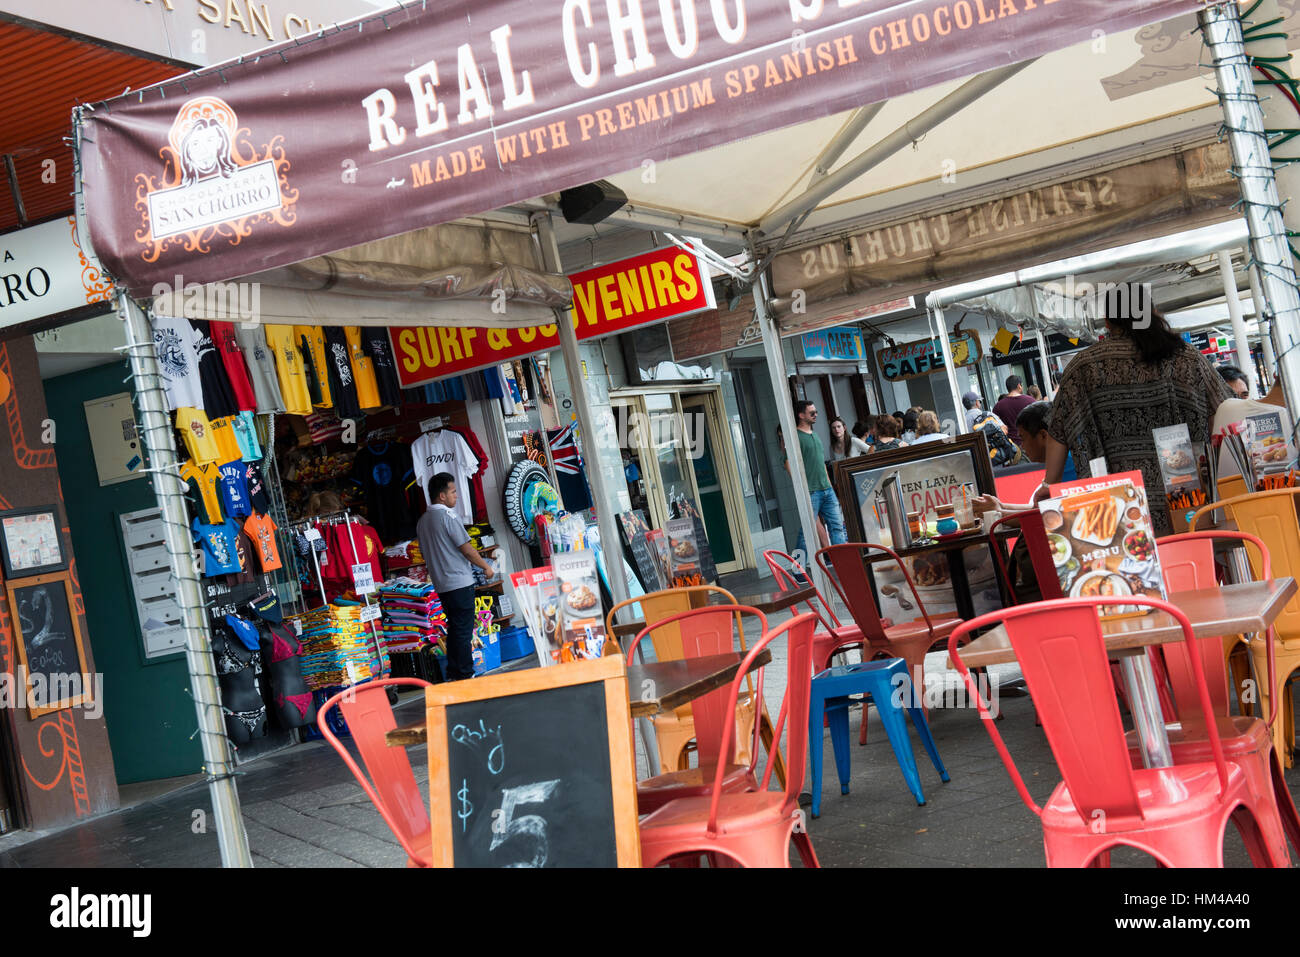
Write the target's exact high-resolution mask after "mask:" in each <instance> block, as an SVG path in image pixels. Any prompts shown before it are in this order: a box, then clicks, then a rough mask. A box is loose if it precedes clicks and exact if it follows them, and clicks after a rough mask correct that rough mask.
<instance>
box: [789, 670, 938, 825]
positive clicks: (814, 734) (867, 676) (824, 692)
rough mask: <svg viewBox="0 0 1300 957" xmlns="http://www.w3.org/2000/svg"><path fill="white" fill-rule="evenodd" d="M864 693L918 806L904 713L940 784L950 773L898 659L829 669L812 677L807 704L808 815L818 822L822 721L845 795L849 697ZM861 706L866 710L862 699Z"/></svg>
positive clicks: (920, 798)
mask: <svg viewBox="0 0 1300 957" xmlns="http://www.w3.org/2000/svg"><path fill="white" fill-rule="evenodd" d="M855 694H866V695H870V696H871V700H872V701H874V702H875V704H876V710H877V711H878V712H879V713H880V720H881V722H882V723H883V724H884V726H885V733H886V734H888V735H889V744H890V747H892V748H893V749H894V756H895V757H896V758H897V759H898V766H899V768H900V769H901V770H902V772H903V778H904V779H905V780H906V781H907V787H908V790H910V791H911V792H912V796H913V797H914V798H916V803H917V804H924V803H925V792H924V791H922V790H921V776H920V774H919V773H918V772H917V770H916V758H915V757H913V755H912V742H911V739H910V738H909V737H908V735H907V723H906V722H905V721H904V720H903V712H904V711H906V712H907V713H908V714H909V715H910V716H911V718H912V724H913V725H914V726H915V727H916V730H917V732H918V733H919V734H920V735H921V741H922V743H923V744H924V745H925V750H926V751H927V752H928V753H929V755H930V760H931V761H933V762H934V767H935V770H937V771H938V772H939V779H940V780H941V781H945V782H946V781H947V780H948V772H947V770H946V769H945V768H944V766H943V762H942V761H941V760H939V752H938V750H937V749H936V748H935V746H934V738H933V737H932V736H931V734H930V725H929V722H927V721H926V719H925V712H924V711H922V710H921V707H920V701H919V700H914V699H913V694H912V680H911V678H909V677H908V674H907V663H906V662H905V661H904V660H903V659H902V658H882V659H878V660H876V661H866V662H863V663H861V664H855V665H842V666H840V667H838V668H827V669H826V670H825V671H823V672H821V673H820V674H818V675H816V676H814V677H813V680H812V700H811V701H810V702H809V722H808V745H809V757H810V761H811V768H812V816H813V817H818V816H820V814H821V809H822V751H823V747H824V740H823V736H822V716H823V715H825V716H826V719H827V721H828V722H829V724H830V729H831V748H832V749H833V750H834V752H835V770H836V771H837V772H839V776H840V793H841V794H848V793H849V705H850V704H852V703H853V699H852V698H851V697H850V695H855ZM862 706H863V707H864V708H865V707H866V706H867V703H866V700H865V699H864V700H863V702H862Z"/></svg>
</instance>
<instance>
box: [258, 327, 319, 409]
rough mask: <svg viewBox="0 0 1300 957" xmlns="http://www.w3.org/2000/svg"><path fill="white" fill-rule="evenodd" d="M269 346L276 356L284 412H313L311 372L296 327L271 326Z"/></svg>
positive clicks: (267, 334) (268, 338) (269, 329)
mask: <svg viewBox="0 0 1300 957" xmlns="http://www.w3.org/2000/svg"><path fill="white" fill-rule="evenodd" d="M266 345H267V348H268V349H270V350H271V354H272V355H273V356H275V375H276V380H277V381H278V382H279V383H280V396H281V398H282V399H283V402H282V405H283V407H284V411H285V412H287V413H289V414H290V415H307V414H309V413H310V412H311V392H310V391H309V390H308V388H307V371H306V369H305V368H304V367H303V364H302V354H301V353H300V352H299V351H298V336H297V333H296V331H295V327H294V326H267V327H266Z"/></svg>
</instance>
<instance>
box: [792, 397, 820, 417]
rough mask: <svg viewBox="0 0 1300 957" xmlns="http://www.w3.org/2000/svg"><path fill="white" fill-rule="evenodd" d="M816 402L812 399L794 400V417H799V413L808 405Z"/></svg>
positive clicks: (802, 412) (801, 413)
mask: <svg viewBox="0 0 1300 957" xmlns="http://www.w3.org/2000/svg"><path fill="white" fill-rule="evenodd" d="M816 404H817V403H815V402H813V400H812V399H799V400H797V401H796V402H795V404H794V417H795V418H796V419H797V418H799V416H801V415H803V414H804V412H805V410H807V408H808V406H810V405H816Z"/></svg>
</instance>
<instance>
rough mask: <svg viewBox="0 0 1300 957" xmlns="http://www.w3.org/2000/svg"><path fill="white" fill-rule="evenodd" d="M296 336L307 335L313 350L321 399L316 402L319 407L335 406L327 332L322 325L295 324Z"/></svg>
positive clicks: (310, 347) (308, 343)
mask: <svg viewBox="0 0 1300 957" xmlns="http://www.w3.org/2000/svg"><path fill="white" fill-rule="evenodd" d="M293 334H294V336H296V337H298V338H301V337H303V336H306V337H307V348H309V349H310V350H311V364H312V371H313V372H315V373H316V376H315V378H316V384H317V385H319V386H320V395H321V400H320V401H319V402H317V403H315V406H316V408H318V409H332V408H334V398H333V396H331V395H330V374H329V366H328V365H326V364H325V363H326V361H327V360H326V358H325V333H324V332H323V331H322V330H321V327H320V326H294V327H293Z"/></svg>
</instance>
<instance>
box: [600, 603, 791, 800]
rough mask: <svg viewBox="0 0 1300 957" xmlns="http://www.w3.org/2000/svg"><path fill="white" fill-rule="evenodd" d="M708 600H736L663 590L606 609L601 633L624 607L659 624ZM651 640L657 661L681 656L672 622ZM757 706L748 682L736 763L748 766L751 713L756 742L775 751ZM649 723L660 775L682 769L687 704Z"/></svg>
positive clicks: (781, 773)
mask: <svg viewBox="0 0 1300 957" xmlns="http://www.w3.org/2000/svg"><path fill="white" fill-rule="evenodd" d="M712 595H717V596H719V597H721V598H722V599H723V600H724V601H725V602H726V603H727V604H728V605H735V604H736V598H735V596H734V595H732V594H731V592H729V591H727V590H726V589H725V588H719V587H718V586H716V585H692V586H688V587H685V588H666V589H664V590H662V591H656V592H651V593H649V594H648V595H640V596H638V597H636V598H629V599H627V600H626V601H621V602H619V603H618V604H616V605H615V606H614V607H613V608H611V609H610V610H609V614H608V615H606V616H605V633H606V634H607V635H612V634H613V633H614V623H615V621H616V620H617V615H618V612H620V611H621V610H622V609H624V608H630V607H632V606H633V605H640V606H641V614H642V615H643V616H644V617H643V620H644V621H646V622H662V621H664V619H668V618H672V617H674V616H676V615H680V614H681V613H682V612H686V611H690V610H691V609H693V608H703V607H705V606H706V605H708V601H709V597H710V596H712ZM650 641H651V644H653V645H654V650H655V660H656V661H679V660H681V659H682V658H683V657H685V656H684V655H683V653H682V639H681V627H680V625H678V624H677V623H675V622H674V623H673V624H669V625H665V626H664V627H663V628H657V627H656V628H653V629H651V633H650ZM740 650H741V651H744V650H745V635H744V631H743V630H742V631H741V633H740ZM628 660H629V661H631V660H632V659H631V658H629V659H628ZM758 704H761V703H760V702H759V701H758V698H757V696H756V695H755V694H754V685H753V681H752V680H749V681H747V682H746V691H745V694H744V695H743V696H742V698H741V700H740V705H739V709H738V710H737V712H736V721H737V722H738V727H737V733H736V739H737V743H738V753H737V756H736V760H737V761H738V762H739V763H741V764H743V763H745V762H747V761H748V760H749V758H750V755H749V751H748V748H749V740H750V738H751V735H750V730H751V729H752V728H753V727H754V718H755V714H756V713H757V715H758V725H759V730H760V736H761V739H762V741H763V743H764V744H765V746H766V747H767V748H768V750H769V752H771V751H773V750H774V749H773V746H772V743H771V741H772V738H771V735H772V720H771V718H769V717H768V714H767V709H766V707H756V705H758ZM650 720H651V721H652V722H653V723H654V729H655V740H656V742H657V743H658V745H659V772H660V773H661V774H666V773H668V772H669V771H679V770H685V769H686V768H687V767H688V765H689V751H690V750H691V748H692V747H693V745H692V742H693V741H694V740H695V724H694V721H693V720H692V718H691V706H690V705H689V704H685V705H682V706H681V707H680V708H678V709H677V710H676V711H674V712H673V713H672V714H657V715H655V716H654V717H653V718H651V719H650ZM777 774H778V779H779V780H781V781H784V780H785V769H784V766H783V765H778V768H777Z"/></svg>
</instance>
